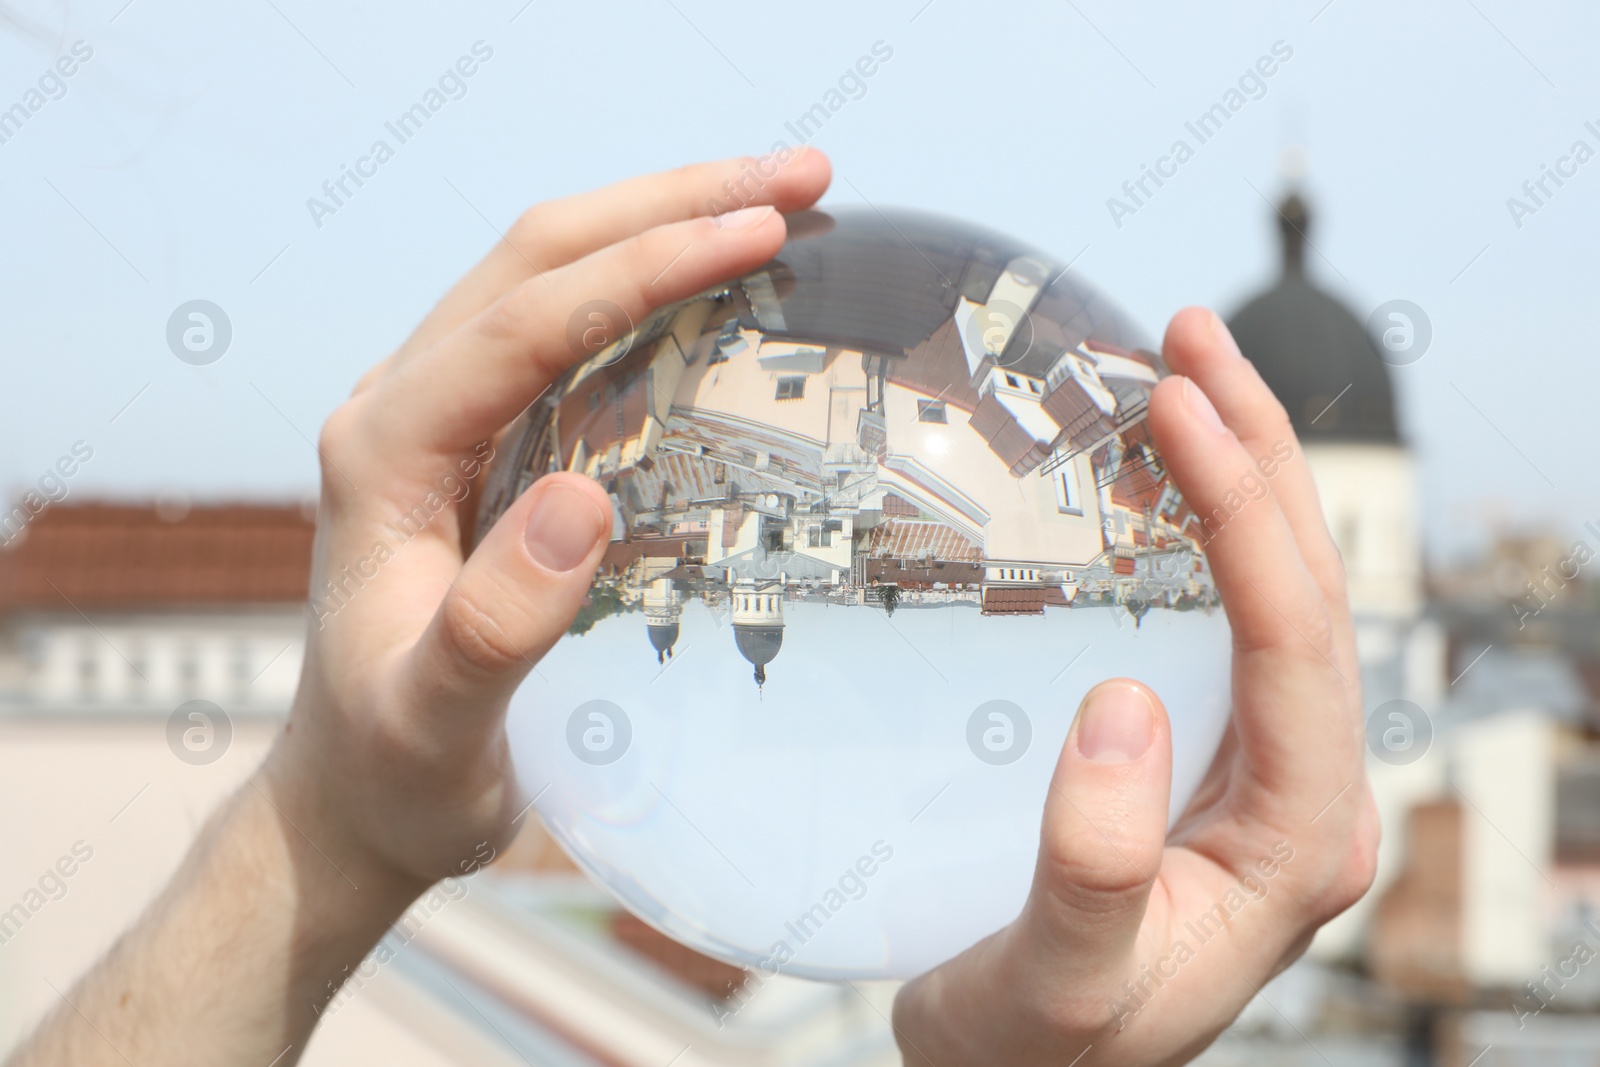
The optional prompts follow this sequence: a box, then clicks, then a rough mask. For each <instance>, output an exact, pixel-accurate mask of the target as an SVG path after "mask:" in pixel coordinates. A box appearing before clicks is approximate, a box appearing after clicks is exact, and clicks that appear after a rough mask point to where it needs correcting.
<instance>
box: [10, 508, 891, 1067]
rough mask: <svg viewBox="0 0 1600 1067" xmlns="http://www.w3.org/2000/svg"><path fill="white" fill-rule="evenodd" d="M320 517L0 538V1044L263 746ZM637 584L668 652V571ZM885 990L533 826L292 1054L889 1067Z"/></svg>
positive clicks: (298, 621)
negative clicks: (656, 907)
mask: <svg viewBox="0 0 1600 1067" xmlns="http://www.w3.org/2000/svg"><path fill="white" fill-rule="evenodd" d="M312 531H313V526H312V515H311V514H310V512H309V511H307V510H303V509H301V508H299V507H271V506H260V505H252V506H242V505H218V506H208V507H193V508H182V507H179V508H174V507H172V506H170V505H163V506H162V507H159V508H156V507H141V506H133V505H112V504H61V505H57V506H55V507H53V508H51V509H49V510H48V511H46V512H45V513H43V514H42V515H41V516H39V517H38V518H37V519H36V520H35V521H34V522H33V523H32V524H31V525H30V526H29V527H28V529H27V532H26V534H25V535H24V536H23V537H20V538H17V539H14V540H13V542H12V543H11V544H10V545H9V546H8V547H7V548H6V549H5V550H3V551H0V810H5V811H8V812H14V813H26V817H25V818H15V819H12V820H10V821H9V822H8V825H7V832H6V835H5V841H6V848H5V849H4V850H3V852H0V1051H3V1050H4V1049H5V1048H8V1047H9V1046H10V1045H12V1044H13V1043H14V1042H15V1041H17V1040H18V1039H20V1037H21V1036H22V1034H23V1033H24V1032H25V1031H26V1029H27V1028H28V1027H30V1026H31V1025H32V1023H33V1022H34V1021H35V1020H36V1019H37V1018H38V1017H39V1016H40V1015H41V1014H43V1013H44V1012H45V1011H47V1010H49V1009H51V1008H53V1007H55V1006H56V1005H57V1004H58V1003H59V999H58V998H59V995H60V994H59V993H58V992H57V990H61V991H66V990H68V989H69V988H70V986H71V984H72V982H73V981H74V979H75V978H76V977H77V975H78V974H79V973H81V971H82V970H83V968H85V967H87V966H88V965H89V964H90V963H91V962H93V960H95V959H96V958H98V956H99V955H100V954H101V953H103V952H104V951H105V950H106V949H107V948H108V947H109V946H110V944H111V943H112V941H113V940H114V939H115V937H116V936H117V935H118V934H119V933H120V932H121V930H122V929H124V928H125V927H126V926H127V924H128V923H129V922H130V921H132V919H133V918H134V917H135V916H136V915H137V914H138V912H139V911H140V910H141V909H142V908H143V906H144V905H145V903H146V902H147V901H148V900H149V899H150V898H151V897H152V896H153V895H154V894H155V893H156V892H157V891H159V889H160V887H161V886H162V885H163V884H164V883H165V881H166V879H167V878H168V877H169V876H170V874H171V873H172V871H173V869H174V868H175V867H176V866H177V863H178V861H179V859H180V858H181V856H182V854H183V852H184V851H185V850H186V849H187V848H188V846H189V843H190V841H191V840H192V838H193V835H194V833H195V832H196V831H197V830H198V828H199V826H200V825H201V823H202V822H203V820H204V819H205V818H206V816H207V815H208V814H209V812H210V811H211V809H212V808H213V807H214V806H215V805H216V803H217V802H218V801H219V800H220V799H221V798H222V797H224V796H225V795H227V794H228V793H229V792H230V791H231V790H233V789H235V788H237V787H238V786H239V784H240V783H241V782H242V781H243V779H244V778H245V777H246V776H247V775H248V774H249V773H250V772H251V771H252V770H253V769H254V767H255V766H256V764H257V763H258V762H259V761H260V759H261V758H262V756H263V755H264V754H265V753H266V751H267V749H268V748H269V747H270V745H271V743H272V740H273V738H274V737H275V736H276V734H277V732H278V730H279V729H280V728H281V726H282V723H283V721H284V717H285V715H286V714H287V711H288V708H289V704H290V702H291V700H292V698H293V694H294V690H295V686H296V682H297V679H298V676H299V671H300V664H301V659H302V654H303V650H304V636H303V635H304V630H305V625H306V613H305V597H306V589H307V587H308V584H309V579H310V558H311V540H312ZM641 558H644V557H643V556H642V555H641ZM668 562H669V563H670V562H671V561H670V560H669V561H668ZM657 569H659V568H657ZM641 593H642V600H643V608H644V611H645V614H646V618H647V620H648V621H649V624H650V640H651V643H652V644H654V645H655V646H656V647H657V648H658V649H659V650H660V654H661V655H663V656H665V655H666V654H667V652H668V651H670V649H671V647H672V644H673V640H674V635H673V633H672V631H673V630H674V629H675V627H674V624H673V619H674V612H675V611H676V610H677V602H676V601H675V600H674V594H673V593H672V592H671V588H670V583H661V582H656V581H651V582H648V583H646V586H645V588H643V589H642V590H641ZM752 621H754V622H756V623H757V624H758V626H759V625H760V624H761V623H763V622H765V621H766V620H764V619H755V620H752ZM68 870H70V871H71V874H62V873H61V872H63V871H68ZM893 992H894V987H893V985H889V984H882V983H858V984H857V986H855V987H851V986H837V987H836V986H826V985H819V984H817V983H812V982H805V981H801V980H798V979H792V978H786V977H783V976H778V977H776V978H770V979H764V980H763V981H761V982H759V983H752V984H747V983H746V974H745V972H744V971H742V970H740V969H738V968H735V967H731V966H728V965H726V964H723V963H720V962H718V961H715V960H711V959H708V958H706V957H704V956H701V955H699V954H698V953H695V952H693V951H691V950H689V949H687V948H684V947H682V946H680V945H678V944H676V943H674V942H672V941H670V940H669V939H667V938H666V937H664V936H663V935H661V934H659V933H657V932H656V931H655V930H653V929H652V928H650V927H648V926H646V925H645V924H644V923H642V922H640V921H639V920H637V919H635V918H633V917H632V916H630V915H628V914H627V913H625V912H623V911H622V910H621V909H620V908H619V907H618V906H617V905H616V904H615V902H614V901H613V900H612V899H611V897H610V896H609V895H608V894H606V893H605V892H603V891H602V890H601V889H599V888H598V887H597V886H595V885H593V884H592V883H590V882H589V881H588V879H587V878H585V877H584V876H583V875H581V874H580V873H579V872H578V871H577V870H576V868H574V867H573V866H572V864H571V863H570V861H568V860H567V858H566V856H565V855H564V854H563V853H562V852H561V851H560V849H559V848H557V847H556V846H555V845H554V844H553V843H552V842H551V841H550V839H549V838H548V837H547V836H546V835H545V834H544V832H543V830H542V828H541V827H540V826H539V824H538V822H537V820H529V825H528V827H527V829H525V830H524V831H523V832H522V833H521V834H520V835H519V836H518V838H517V839H516V841H515V842H514V843H513V845H512V846H511V847H510V848H509V849H508V850H507V852H506V853H505V854H504V855H502V856H501V857H499V858H498V861H497V862H496V863H495V864H494V865H493V866H492V867H491V868H489V869H487V870H485V871H483V872H480V873H478V874H476V875H473V876H472V877H470V878H466V879H462V880H459V881H447V882H445V883H441V885H440V886H439V887H436V888H435V889H434V890H433V891H432V892H430V893H429V894H428V895H427V896H425V897H424V898H423V899H422V900H420V901H418V902H417V904H416V905H414V906H413V907H412V909H411V910H410V911H408V912H407V913H406V915H405V916H404V917H403V918H402V919H401V921H400V922H398V923H396V925H395V927H394V928H393V929H392V930H391V931H390V933H389V935H388V937H386V938H385V940H384V942H383V943H382V945H380V946H379V948H378V949H376V950H375V951H374V953H373V954H372V955H371V956H369V957H368V959H367V960H366V961H365V962H364V963H363V964H362V965H361V966H359V967H358V968H356V969H355V971H354V974H353V977H352V978H351V979H350V980H349V982H348V983H347V984H346V985H345V987H344V988H343V989H342V990H341V991H340V992H339V993H338V995H337V996H335V997H334V999H333V1000H332V1001H331V1002H330V1003H328V1004H326V1005H324V1006H323V1007H322V1013H323V1016H324V1021H323V1023H322V1025H320V1026H319V1027H318V1030H317V1032H316V1035H315V1038H314V1039H313V1042H312V1044H311V1047H310V1048H309V1050H308V1051H307V1053H306V1055H305V1058H304V1059H303V1060H302V1061H301V1062H303V1063H306V1064H309V1065H313V1067H316V1065H332V1064H339V1065H343V1064H349V1063H384V1064H393V1065H418V1067H422V1065H427V1067H434V1065H445V1064H457V1063H473V1064H487V1065H498V1064H504V1065H507V1067H510V1065H512V1064H526V1063H539V1064H557V1065H560V1064H572V1065H577V1064H584V1065H590V1064H607V1065H610V1064H628V1065H634V1064H637V1065H640V1067H662V1065H664V1064H667V1063H672V1064H675V1065H676V1067H688V1065H713V1064H715V1065H730V1067H731V1065H734V1064H772V1065H780V1064H781V1065H789V1064H794V1065H800V1064H829V1065H833V1064H841V1065H842V1064H863V1065H866V1064H889V1063H896V1062H898V1056H897V1054H896V1052H895V1049H894V1043H893V1039H892V1035H891V1034H890V1031H889V1027H888V1024H887V1022H886V1016H887V1014H888V1012H889V1010H890V1005H891V1001H892V998H893Z"/></svg>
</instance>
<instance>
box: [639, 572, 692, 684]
mask: <svg viewBox="0 0 1600 1067" xmlns="http://www.w3.org/2000/svg"><path fill="white" fill-rule="evenodd" d="M682 618H683V593H682V592H681V591H679V589H678V588H677V586H676V585H675V584H674V583H673V581H672V579H671V578H657V579H656V580H655V581H653V582H651V583H650V585H649V586H648V587H647V588H646V589H645V591H644V627H645V633H646V634H647V635H648V636H649V638H650V647H651V648H653V649H655V650H656V662H657V663H662V664H664V663H666V662H667V660H669V659H671V658H672V646H673V645H675V644H677V643H678V624H679V622H680V620H682Z"/></svg>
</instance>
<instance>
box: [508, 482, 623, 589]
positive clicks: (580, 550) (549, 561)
mask: <svg viewBox="0 0 1600 1067" xmlns="http://www.w3.org/2000/svg"><path fill="white" fill-rule="evenodd" d="M605 528H606V517H605V516H604V515H602V514H601V513H600V509H599V508H598V507H596V506H595V502H594V501H593V500H591V499H590V498H589V495H588V494H587V493H585V492H583V491H582V490H579V489H574V488H573V487H572V486H570V485H559V484H558V485H552V486H551V487H550V488H548V489H546V490H544V491H543V492H542V493H541V494H540V495H539V499H538V500H537V501H536V502H535V503H534V505H533V514H532V515H531V516H529V518H528V526H527V529H526V530H524V531H523V535H522V536H523V540H525V541H526V542H527V545H528V555H530V556H532V557H533V558H534V562H536V563H538V564H539V565H540V566H541V567H544V568H546V569H547V570H552V571H555V572H556V573H558V574H560V573H564V572H566V571H570V570H572V568H574V567H576V566H577V565H578V564H580V563H582V562H583V561H584V559H585V558H586V557H587V556H588V555H589V552H590V550H591V549H593V548H594V545H595V542H596V541H598V540H600V535H601V534H602V533H603V532H604V531H605Z"/></svg>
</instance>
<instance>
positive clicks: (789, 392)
mask: <svg viewBox="0 0 1600 1067" xmlns="http://www.w3.org/2000/svg"><path fill="white" fill-rule="evenodd" d="M805 395H806V379H805V376H804V375H798V374H797V375H785V376H783V377H782V378H779V379H778V399H779V400H799V399H800V398H801V397H803V396H805Z"/></svg>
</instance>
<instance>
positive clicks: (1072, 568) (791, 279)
mask: <svg viewBox="0 0 1600 1067" xmlns="http://www.w3.org/2000/svg"><path fill="white" fill-rule="evenodd" d="M618 315H620V311H619V309H617V308H616V307H615V306H614V305H609V304H606V303H605V302H604V301H595V302H594V303H593V304H591V305H585V307H584V308H580V309H579V313H578V314H577V315H575V316H574V323H573V329H572V331H571V336H572V340H573V344H574V345H575V346H577V348H578V349H579V352H578V354H579V356H580V357H583V356H587V357H588V358H587V359H586V361H585V362H583V363H581V364H580V365H579V366H577V367H576V368H575V369H574V370H572V371H571V372H569V373H568V374H567V375H566V376H565V377H563V378H562V379H561V380H559V381H558V382H556V383H555V384H554V385H553V386H552V387H551V388H550V389H549V390H547V391H546V392H545V393H544V395H543V396H541V397H540V398H539V400H538V401H536V402H535V403H534V404H533V405H532V407H531V408H530V409H529V410H528V411H527V412H526V413H525V414H524V415H523V416H522V418H521V419H520V420H519V421H518V423H517V424H516V425H514V426H513V427H512V428H511V430H510V431H509V432H508V433H507V435H506V437H505V439H504V442H503V444H502V446H501V449H500V454H499V455H498V456H497V457H496V458H495V460H494V461H493V464H492V467H491V473H490V475H489V482H488V485H487V489H486V492H485V495H484V500H483V504H482V509H481V512H480V515H479V519H478V526H477V528H478V529H479V530H480V531H481V530H487V529H488V527H489V526H490V525H491V524H492V523H493V522H494V520H495V518H496V517H498V516H499V515H500V514H501V513H502V512H503V511H504V510H505V508H506V507H507V505H508V504H509V503H510V502H511V501H512V500H513V499H515V497H516V496H517V495H518V494H520V493H521V492H522V491H523V490H525V489H526V488H527V487H528V486H529V485H530V484H532V482H533V481H534V480H536V479H537V478H538V477H539V476H541V475H543V474H545V473H547V472H551V471H558V470H565V471H579V472H582V473H584V474H587V475H589V476H590V477H593V478H595V479H597V480H598V481H599V482H600V483H601V484H602V485H604V486H605V487H606V489H607V491H608V492H609V493H610V495H611V500H612V505H613V509H614V516H615V520H614V526H613V532H612V540H611V544H610V547H609V548H608V549H607V551H606V553H605V556H604V559H603V561H602V562H601V565H600V569H599V573H598V575H597V577H596V578H595V581H594V585H593V587H592V589H591V590H590V594H589V597H588V600H587V601H586V603H585V604H584V606H583V608H582V610H581V611H580V612H579V614H578V618H577V621H576V622H574V623H573V625H572V628H571V630H570V632H569V634H568V635H567V636H565V637H563V638H562V640H561V641H560V642H558V643H557V645H556V646H555V648H554V649H553V650H552V651H551V652H550V654H549V655H548V656H546V657H545V659H544V660H543V661H541V662H540V663H539V665H538V667H537V668H536V669H535V670H534V671H533V672H532V673H531V674H530V675H529V677H528V680H527V681H526V683H525V684H524V685H523V686H522V687H521V689H520V690H519V691H518V693H517V694H516V696H515V698H514V699H513V701H512V704H511V709H510V714H509V720H508V729H509V733H510V739H511V748H512V753H513V757H514V759H515V762H516V765H517V769H518V774H519V777H520V779H521V781H522V784H523V787H524V788H525V789H526V790H527V793H528V795H529V796H530V797H536V798H537V801H536V806H537V809H538V812H539V814H540V816H541V817H542V818H543V820H544V823H545V825H546V826H547V827H548V828H549V830H550V832H551V833H552V834H553V835H554V836H555V837H556V839H557V840H559V841H560V842H561V844H562V845H563V846H564V847H565V848H566V850H567V851H568V853H569V854H570V855H571V856H572V858H573V859H574V860H575V861H576V862H577V863H578V864H579V865H580V866H581V867H582V868H583V869H584V870H585V871H587V872H588V873H589V874H590V875H592V876H593V877H594V878H595V879H596V880H598V881H599V882H600V883H601V884H603V885H604V886H606V887H607V888H608V889H609V890H610V891H611V892H612V893H614V894H615V895H616V897H617V898H618V899H619V900H620V901H621V902H622V903H623V904H624V905H626V906H627V907H628V908H629V909H631V910H632V911H633V912H634V913H636V914H637V915H638V916H639V917H640V918H642V919H644V920H645V921H647V922H649V923H651V924H653V925H654V926H656V927H658V928H659V929H660V930H662V931H663V932H665V933H666V934H668V935H670V936H672V937H674V938H677V939H678V940H679V941H682V942H685V943H687V944H689V945H691V946H693V947H695V948H697V949H699V950H701V951H703V952H705V953H708V954H710V955H712V956H716V957H720V958H722V959H724V960H728V961H730V962H733V963H736V964H741V965H744V966H748V967H752V968H756V969H757V974H758V976H763V975H767V976H769V975H771V974H774V973H784V974H789V975H800V976H809V977H816V978H828V979H838V978H856V977H864V978H874V977H906V976H910V975H912V974H916V973H918V972H920V971H923V970H925V969H927V968H929V967H931V966H933V965H934V964H937V963H939V962H940V961H941V960H944V959H947V958H948V957H950V956H952V955H955V954H956V953H958V952H960V951H961V950H962V949H963V948H965V947H966V946H968V945H970V944H972V943H973V942H974V941H977V940H978V939H980V938H982V937H983V936H985V935H987V934H989V933H991V932H992V931H994V930H996V929H999V928H1000V927H1002V926H1004V925H1005V924H1006V923H1008V922H1009V921H1011V919H1013V918H1014V917H1015V916H1016V915H1017V913H1018V910H1019V909H1020V907H1021V905H1022V903H1023V900H1024V898H1025V897H1026V895H1027V891H1028V886H1029V883H1030V880H1031V877H1032V872H1033V867H1034V859H1035V855H1036V852H1037V849H1038V834H1039V825H1040V815H1041V812H1042V810H1043V808H1044V803H1045V798H1046V796H1047V794H1048V792H1049V782H1050V777H1051V773H1052V771H1053V769H1054V766H1055V763H1056V759H1057V756H1058V754H1059V752H1060V749H1061V745H1062V742H1063V740H1064V739H1065V737H1066V734H1067V729H1068V727H1069V726H1070V725H1071V723H1072V719H1073V715H1074V714H1075V712H1076V710H1077V706H1078V703H1079V701H1080V700H1081V698H1082V697H1083V694H1084V693H1085V692H1086V691H1087V690H1088V689H1089V688H1090V686H1092V685H1093V684H1094V683H1096V682H1098V681H1101V680H1103V679H1105V678H1109V677H1115V676H1119V675H1126V676H1131V677H1135V678H1138V679H1140V680H1142V681H1144V682H1146V683H1148V684H1149V685H1151V686H1152V687H1153V688H1154V689H1155V690H1156V691H1157V692H1158V693H1159V694H1160V695H1161V696H1162V697H1163V698H1164V700H1165V702H1166V705H1167V708H1168V711H1169V713H1170V716H1171V720H1172V736H1173V745H1174V754H1175V768H1174V788H1173V793H1172V802H1171V805H1172V806H1171V809H1170V810H1171V812H1174V813H1175V812H1177V811H1179V810H1181V809H1182V807H1183V806H1184V805H1185V804H1186V803H1187V802H1188V799H1189V797H1190V795H1191V794H1192V793H1193V791H1194V789H1195V787H1196V785H1197V784H1198V782H1199V780H1200V777H1201V775H1202V774H1203V773H1204V771H1205V769H1206V767H1207V765H1208V764H1209V763H1210V760H1211V758H1212V755H1213V753H1214V752H1215V749H1216V746H1217V743H1218V741H1219V739H1220V737H1221V734H1222V731H1223V727H1224V725H1225V723H1226V718H1227V711H1228V681H1229V657H1230V638H1229V633H1228V627H1227V622H1226V619H1225V617H1224V615H1223V613H1222V610H1221V607H1220V604H1219V602H1218V599H1217V595H1216V592H1215V589H1214V587H1213V585H1212V582H1211V576H1210V571H1209V568H1208V566H1207V564H1206V560H1205V557H1204V556H1203V554H1202V553H1201V543H1202V541H1203V540H1204V539H1205V538H1206V536H1207V533H1206V531H1205V528H1204V526H1203V524H1202V522H1201V519H1200V518H1199V517H1197V516H1196V515H1195V514H1194V513H1193V512H1192V511H1190V510H1189V508H1188V507H1187V506H1186V505H1185V503H1184V501H1183V498H1182V497H1181V496H1180V495H1179V494H1178V492H1177V489H1176V487H1175V486H1174V485H1173V484H1172V481H1171V479H1170V477H1169V476H1168V473H1167V471H1166V468H1165V465H1164V464H1163V463H1162V461H1161V457H1160V455H1159V454H1158V453H1157V452H1156V450H1155V447H1154V444H1153V442H1152V440H1151V437H1150V435H1149V431H1148V428H1147V426H1146V423H1145V413H1146V407H1147V402H1148V399H1149V396H1150V391H1151V389H1152V388H1153V387H1154V385H1155V383H1156V382H1157V381H1158V380H1159V379H1160V378H1161V377H1162V376H1163V375H1164V374H1166V369H1165V367H1164V366H1163V364H1162V362H1161V359H1160V357H1159V356H1158V355H1157V354H1156V353H1155V352H1153V351H1151V350H1150V349H1149V348H1148V347H1147V346H1146V345H1145V344H1144V342H1143V339H1142V336H1141V335H1140V334H1139V333H1138V332H1137V331H1136V330H1135V328H1134V327H1133V326H1132V325H1130V324H1129V322H1128V320H1127V319H1126V318H1124V317H1123V315H1122V314H1120V313H1119V312H1118V311H1117V310H1116V309H1115V308H1114V307H1113V306H1112V305H1111V304H1110V303H1108V302H1107V301H1106V300H1105V299H1104V298H1103V297H1102V296H1100V295H1099V294H1098V293H1096V292H1095V291H1094V290H1092V289H1091V288H1089V287H1088V286H1087V285H1086V284H1085V283H1084V282H1083V281H1082V280H1080V279H1079V278H1077V277H1075V276H1074V275H1073V274H1071V273H1070V272H1069V271H1067V270H1066V269H1065V267H1064V265H1063V264H1062V263H1060V262H1058V261H1057V260H1055V259H1053V258H1052V257H1050V256H1048V255H1045V254H1043V253H1041V252H1038V251H1036V250H1034V249H1032V248H1029V247H1028V246H1026V245H1024V244H1021V243H1019V242H1017V241H1015V240H1012V239H1010V238H1007V237H1004V236H1001V235H999V234H996V233H992V232H989V231H987V230H984V229H981V228H978V227H975V226H971V225H968V224H965V223H961V222H956V221H952V220H949V219H944V218H940V217H938V216H933V215H927V214H922V213H918V212H908V211H878V210H875V209H871V208H844V209H829V210H828V211H825V212H824V211H809V212H803V213H800V214H798V215H794V216H792V217H790V219H789V238H788V241H787V243H786V244H785V245H784V246H783V248H782V250H781V251H780V252H779V253H778V255H777V257H776V258H775V259H773V260H772V261H771V262H770V263H768V264H767V265H766V266H764V267H762V268H761V269H759V270H757V271H754V272H753V273H751V274H749V275H747V276H745V277H744V278H741V279H740V280H738V281H737V282H734V283H732V284H727V285H722V286H718V287H716V288H714V289H712V290H710V291H708V292H705V293H702V294H700V295H699V296H697V297H695V298H693V299H690V300H686V301H684V302H682V303H678V304H675V305H672V306H670V307H666V308H663V309H661V310H660V311H657V312H656V313H654V314H652V315H651V316H650V317H649V318H648V319H647V320H646V321H644V322H642V323H639V324H637V328H636V329H635V328H632V326H633V324H631V323H623V324H622V325H623V327H625V328H627V332H626V334H625V335H624V334H623V331H622V329H618V328H617V327H616V317H617V316H618Z"/></svg>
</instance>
